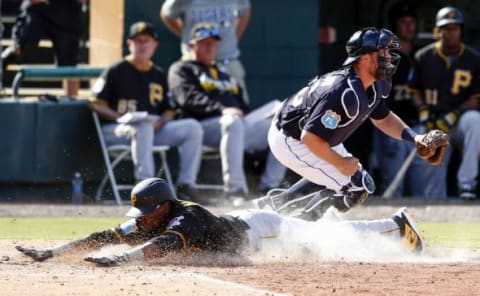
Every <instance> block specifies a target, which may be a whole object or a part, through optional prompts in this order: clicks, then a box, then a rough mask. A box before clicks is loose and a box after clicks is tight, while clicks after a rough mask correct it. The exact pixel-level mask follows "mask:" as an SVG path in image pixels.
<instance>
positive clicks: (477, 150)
mask: <svg viewBox="0 0 480 296" xmlns="http://www.w3.org/2000/svg"><path fill="white" fill-rule="evenodd" d="M479 127H480V112H478V111H473V110H472V111H467V112H465V113H464V114H463V115H462V116H461V117H460V119H459V122H458V125H457V127H456V128H455V130H454V131H453V135H452V138H453V140H454V141H458V142H460V144H461V147H462V162H461V163H460V167H459V168H458V172H457V182H458V188H459V190H460V191H465V192H467V191H470V192H472V193H474V192H475V189H476V186H477V181H476V179H477V176H478V160H479V155H480V128H479ZM472 197H473V198H474V197H475V195H472Z"/></svg>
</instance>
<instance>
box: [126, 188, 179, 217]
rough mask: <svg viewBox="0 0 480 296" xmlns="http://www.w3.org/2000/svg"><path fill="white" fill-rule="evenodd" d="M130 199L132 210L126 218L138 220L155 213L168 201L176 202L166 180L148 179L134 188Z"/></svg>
mask: <svg viewBox="0 0 480 296" xmlns="http://www.w3.org/2000/svg"><path fill="white" fill-rule="evenodd" d="M130 199H131V202H132V208H130V210H129V211H128V212H127V214H126V216H128V217H133V218H137V217H141V216H145V215H147V214H149V213H151V212H153V210H155V209H156V208H158V207H159V206H160V205H161V204H162V203H164V202H166V201H174V200H175V196H174V194H173V192H172V190H171V189H170V187H169V186H168V184H167V182H165V180H163V179H160V178H148V179H145V180H143V181H141V182H140V183H138V184H137V185H135V187H133V189H132V193H131V196H130Z"/></svg>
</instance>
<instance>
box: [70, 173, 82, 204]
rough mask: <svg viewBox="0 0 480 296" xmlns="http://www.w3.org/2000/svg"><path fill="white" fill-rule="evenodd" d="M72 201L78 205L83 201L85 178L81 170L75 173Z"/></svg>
mask: <svg viewBox="0 0 480 296" xmlns="http://www.w3.org/2000/svg"><path fill="white" fill-rule="evenodd" d="M72 203H73V204H77V205H78V204H82V203H83V180H82V174H80V173H79V172H76V173H75V174H73V179H72Z"/></svg>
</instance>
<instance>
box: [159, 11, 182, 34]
mask: <svg viewBox="0 0 480 296" xmlns="http://www.w3.org/2000/svg"><path fill="white" fill-rule="evenodd" d="M160 18H161V19H162V21H163V23H164V24H165V26H166V27H167V28H168V29H169V30H170V31H171V32H172V33H173V34H175V35H177V36H178V37H181V36H182V29H183V23H182V21H181V20H180V19H171V18H169V17H168V16H166V15H165V14H164V13H163V11H160Z"/></svg>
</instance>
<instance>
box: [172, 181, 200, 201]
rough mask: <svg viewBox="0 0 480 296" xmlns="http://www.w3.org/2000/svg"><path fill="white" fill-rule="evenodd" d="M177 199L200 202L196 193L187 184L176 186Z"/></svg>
mask: <svg viewBox="0 0 480 296" xmlns="http://www.w3.org/2000/svg"><path fill="white" fill-rule="evenodd" d="M177 198H178V199H182V200H188V201H195V202H201V198H200V197H199V194H198V191H197V189H196V188H195V187H193V186H192V185H189V184H179V185H178V186H177Z"/></svg>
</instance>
